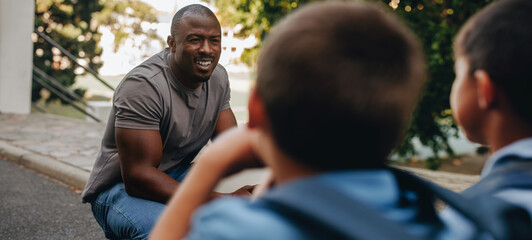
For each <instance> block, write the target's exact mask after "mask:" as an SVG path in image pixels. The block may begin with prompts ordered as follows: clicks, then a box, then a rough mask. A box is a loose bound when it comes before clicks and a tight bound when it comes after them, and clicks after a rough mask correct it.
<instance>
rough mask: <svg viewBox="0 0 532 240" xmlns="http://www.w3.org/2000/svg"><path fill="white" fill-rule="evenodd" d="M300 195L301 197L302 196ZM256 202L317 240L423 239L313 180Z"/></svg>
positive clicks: (274, 192)
mask: <svg viewBox="0 0 532 240" xmlns="http://www.w3.org/2000/svg"><path fill="white" fill-rule="evenodd" d="M303 198H304V199H303ZM259 201H262V202H263V203H266V205H267V206H269V207H271V208H273V209H274V210H276V212H277V213H279V214H280V215H282V216H283V217H285V218H287V219H289V220H291V221H292V222H293V223H295V224H296V225H297V226H299V227H300V228H301V229H305V230H306V231H309V232H311V233H314V234H313V236H317V239H412V240H417V239H424V238H421V237H419V236H415V235H413V234H411V233H409V232H407V231H405V229H404V227H403V226H402V225H401V224H400V223H398V222H395V221H392V220H390V219H387V218H384V217H383V216H381V214H380V213H379V212H377V210H374V209H371V208H369V207H367V204H363V203H360V202H358V201H356V200H353V199H352V198H349V197H347V196H344V195H343V194H341V193H340V192H338V191H336V190H334V189H332V188H330V187H328V186H325V185H323V184H321V183H318V182H317V181H313V182H312V184H309V182H306V183H290V185H288V186H283V187H282V188H278V189H272V190H271V191H270V192H269V193H268V194H266V195H265V196H263V197H261V198H260V200H259ZM320 236H321V237H320Z"/></svg>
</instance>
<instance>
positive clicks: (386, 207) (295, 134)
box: [151, 2, 441, 239]
mask: <svg viewBox="0 0 532 240" xmlns="http://www.w3.org/2000/svg"><path fill="white" fill-rule="evenodd" d="M257 74H258V75H257V84H256V88H255V89H253V90H252V93H251V96H250V101H249V124H248V126H247V128H245V129H234V130H232V131H231V132H228V133H227V134H224V135H222V136H220V137H219V139H217V140H216V141H214V143H213V144H212V145H211V146H210V147H209V148H208V149H207V150H206V151H205V152H204V153H203V154H202V155H201V156H200V157H199V159H198V162H197V164H196V165H195V167H194V168H193V169H192V170H191V172H190V173H189V175H188V176H187V178H186V179H185V181H184V183H183V185H182V186H181V187H180V188H179V190H178V192H177V193H176V195H174V197H173V198H172V200H171V201H170V203H169V206H168V208H167V210H166V211H165V213H163V216H162V217H161V219H160V221H159V222H158V223H157V225H156V227H155V229H154V231H153V232H152V235H151V238H153V239H180V238H183V237H185V236H186V237H187V238H189V239H310V238H322V239H323V238H330V239H336V238H334V237H332V236H326V235H321V234H323V233H319V232H315V231H314V232H313V231H308V230H309V229H305V227H304V226H301V225H298V224H294V223H292V222H291V221H289V220H288V219H286V218H284V217H283V216H281V215H280V214H279V212H277V211H276V210H275V209H272V208H270V207H269V206H268V204H266V203H265V202H264V201H263V200H262V199H264V198H265V197H268V196H269V195H270V194H274V193H279V192H280V191H282V190H283V189H287V188H288V187H290V186H293V184H298V185H307V186H308V185H311V186H314V184H319V185H325V186H327V187H328V188H330V189H334V191H335V192H339V193H340V194H342V195H343V196H345V197H346V198H347V199H349V200H352V201H356V202H361V203H362V204H363V205H364V206H367V207H368V208H370V209H374V210H375V212H376V213H378V214H376V215H381V216H382V217H384V218H386V219H389V220H392V221H394V222H399V223H400V224H401V226H402V229H405V230H406V231H408V232H409V233H410V234H412V235H415V236H423V237H426V236H428V235H429V234H430V233H432V231H431V230H432V229H434V226H436V225H438V226H440V224H441V223H440V222H439V220H438V219H437V217H436V215H435V211H434V209H432V208H431V207H427V205H428V204H427V203H428V202H429V199H427V197H426V196H424V195H422V194H418V193H417V192H415V191H410V190H406V189H403V188H401V187H399V186H398V185H399V184H398V182H397V181H396V178H395V177H394V175H393V174H392V172H391V171H389V170H387V169H386V167H385V165H386V164H385V163H386V158H387V156H388V155H389V153H390V151H391V150H392V148H393V146H394V145H395V144H396V143H397V142H398V141H399V140H400V138H401V136H402V133H403V132H404V130H405V127H406V125H407V122H408V119H409V117H410V115H411V112H412V110H413V108H414V105H415V102H416V100H417V98H418V95H419V93H420V90H421V86H422V84H423V78H424V66H423V57H422V54H421V51H420V48H419V46H418V43H417V41H416V39H415V38H414V36H413V35H412V33H411V32H409V31H408V30H407V29H406V28H405V27H404V26H403V25H401V24H400V21H399V20H398V19H396V18H394V17H392V16H391V15H390V14H388V13H385V12H383V11H382V10H380V9H378V8H376V7H375V6H373V5H368V4H363V3H355V2H322V3H312V4H309V5H307V6H305V7H302V9H298V10H297V11H295V12H294V13H293V14H291V15H289V16H288V17H287V18H286V19H285V20H283V21H282V22H281V23H280V24H279V25H278V26H276V27H275V29H274V31H273V32H272V33H271V34H270V35H269V36H268V38H267V40H266V42H265V44H264V47H263V49H262V51H261V54H260V57H259V62H258V71H257ZM257 159H260V161H259V160H257ZM262 164H264V165H266V166H268V167H269V168H270V169H271V172H272V176H273V179H274V180H273V181H274V184H275V186H274V187H273V188H272V189H270V190H269V191H268V192H266V193H265V195H264V196H262V197H259V198H258V199H257V200H256V201H250V200H249V199H247V198H233V197H231V198H230V197H228V198H225V199H219V200H217V201H215V202H213V203H212V204H209V205H206V206H204V207H203V208H201V209H200V210H198V211H197V212H196V214H195V216H194V217H193V218H192V217H191V216H192V213H193V212H194V211H195V210H196V209H197V208H198V207H200V205H202V204H203V203H204V202H205V201H206V200H207V199H208V193H209V192H210V191H212V189H213V188H214V187H215V186H216V184H217V183H218V182H219V181H220V180H221V179H222V178H223V177H225V176H227V175H229V174H232V173H234V172H237V171H240V170H242V169H245V168H249V167H258V166H261V165H262ZM288 194H289V193H288ZM320 194H322V192H319V191H316V192H312V193H310V194H306V195H297V198H298V199H300V201H301V202H302V203H303V202H307V201H309V200H312V199H316V198H317V197H318V195H320ZM422 206H424V207H422ZM430 206H432V205H430ZM315 207H316V208H321V207H332V208H334V207H335V206H334V204H333V203H332V202H321V203H319V205H316V206H315ZM350 210H351V209H344V208H342V209H341V210H340V211H348V212H349V211H350ZM191 220H192V221H191ZM361 220H362V221H364V220H365V219H363V218H362V219H361ZM372 227H374V228H380V227H381V226H378V225H374V226H372ZM378 231H381V232H382V230H380V229H377V231H375V233H377V232H378ZM396 239H397V238H396Z"/></svg>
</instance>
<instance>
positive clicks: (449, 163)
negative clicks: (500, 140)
mask: <svg viewBox="0 0 532 240" xmlns="http://www.w3.org/2000/svg"><path fill="white" fill-rule="evenodd" d="M488 157H489V155H488V154H468V155H463V156H457V157H454V158H444V159H442V160H441V161H442V164H441V166H440V168H438V171H444V172H452V173H461V174H469V175H479V174H480V171H481V170H482V167H483V166H484V163H486V160H488ZM398 165H400V166H407V167H414V168H423V169H425V168H426V166H425V162H424V161H421V160H416V159H415V158H414V159H412V160H411V161H410V162H406V163H398Z"/></svg>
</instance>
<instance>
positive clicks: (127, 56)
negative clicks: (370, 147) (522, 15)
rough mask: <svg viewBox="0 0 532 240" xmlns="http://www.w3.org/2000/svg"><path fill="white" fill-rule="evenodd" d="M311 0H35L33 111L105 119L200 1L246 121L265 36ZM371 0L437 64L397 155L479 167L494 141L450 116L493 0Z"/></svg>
mask: <svg viewBox="0 0 532 240" xmlns="http://www.w3.org/2000/svg"><path fill="white" fill-rule="evenodd" d="M308 2H311V1H308V0H301V1H299V0H285V1H282V0H270V1H256V0H211V1H193V0H157V1H156V0H153V1H148V0H128V1H125V0H124V1H118V0H84V1H80V0H36V2H35V19H34V27H35V29H34V32H33V33H32V41H33V77H32V78H33V84H32V90H31V91H32V93H31V100H32V108H31V111H32V112H48V113H53V114H58V115H62V116H67V117H72V118H79V119H87V120H88V121H99V122H101V123H105V121H106V120H107V115H108V112H109V110H110V106H111V98H112V95H113V90H114V88H115V87H116V86H117V85H118V83H119V82H120V81H121V80H122V78H123V77H124V75H125V74H126V73H127V72H128V71H129V70H131V69H132V68H133V67H135V66H136V65H138V64H140V63H141V62H142V61H144V60H146V59H147V58H148V57H150V56H152V55H153V54H155V53H157V52H159V51H161V50H162V49H163V48H165V47H166V37H167V36H168V35H169V32H170V22H171V19H172V17H173V14H174V13H175V12H176V11H177V10H179V9H180V8H181V7H184V6H186V5H189V4H192V3H199V4H203V5H205V6H208V7H209V8H210V9H212V10H213V12H215V13H216V15H217V16H218V18H219V20H220V23H221V24H222V32H223V39H222V49H223V50H222V55H221V57H220V61H219V63H220V64H222V65H224V66H225V68H226V69H227V70H228V73H229V78H230V81H231V88H232V97H231V104H232V108H233V111H234V112H235V115H236V116H237V119H238V122H239V124H244V123H246V122H247V108H246V104H247V99H248V94H249V88H250V86H251V84H252V81H253V79H254V67H255V62H256V61H255V60H256V57H257V54H258V52H259V50H260V48H261V44H262V41H263V40H264V39H265V38H266V37H267V35H268V32H269V31H270V30H271V29H272V28H273V27H274V25H275V23H276V22H277V21H278V20H279V19H280V18H282V17H283V16H284V15H286V14H287V13H289V12H291V11H293V10H294V9H297V8H298V7H300V6H302V5H304V4H306V3H308ZM372 2H377V3H378V4H382V5H383V6H384V7H385V8H386V9H387V10H388V11H390V12H393V13H394V14H396V15H398V16H399V18H400V19H401V21H403V22H404V23H405V24H406V25H408V26H409V27H410V28H411V29H412V30H413V32H414V33H415V34H416V35H417V36H418V37H419V39H420V41H421V43H422V45H423V50H424V52H425V55H426V67H427V69H428V73H429V74H428V77H427V84H426V87H425V91H424V93H423V95H422V97H421V99H420V102H419V105H418V107H417V108H416V110H415V112H414V115H413V119H412V121H411V124H410V127H409V129H408V131H407V133H406V136H405V139H404V141H403V142H402V143H401V144H400V145H399V146H398V147H397V149H396V150H395V152H394V153H393V155H392V156H391V159H393V160H394V161H395V162H396V163H398V164H404V165H409V166H416V167H426V168H430V169H443V170H449V171H455V172H462V173H470V174H478V171H480V167H481V165H482V164H483V162H484V161H485V160H486V156H487V155H486V153H487V152H488V151H489V149H488V148H487V147H484V146H478V145H476V144H473V143H470V142H469V141H467V139H465V138H464V136H463V134H462V133H461V132H460V130H459V129H458V128H457V127H456V125H455V122H454V120H453V118H452V115H451V110H450V107H449V92H450V88H451V85H452V82H453V80H454V72H453V65H454V59H453V51H452V42H453V39H454V36H455V35H456V33H457V31H458V29H459V28H460V27H461V25H462V24H463V23H464V22H465V21H466V20H467V19H468V18H469V17H470V16H471V15H472V14H474V13H475V12H476V11H477V10H478V9H480V8H482V7H483V6H485V5H487V4H488V3H489V2H491V1H488V0H482V1H480V0H476V1H458V0H429V1H413V0H411V1H405V0H392V1H390V0H374V1H372ZM57 85H61V87H59V86H57ZM405 94H408V93H405ZM331 124H334V119H331Z"/></svg>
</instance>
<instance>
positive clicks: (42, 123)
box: [0, 113, 479, 191]
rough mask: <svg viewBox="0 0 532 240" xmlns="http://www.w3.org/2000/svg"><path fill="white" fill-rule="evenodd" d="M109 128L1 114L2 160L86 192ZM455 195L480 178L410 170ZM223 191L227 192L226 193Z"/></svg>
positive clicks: (256, 178) (242, 180)
mask: <svg viewBox="0 0 532 240" xmlns="http://www.w3.org/2000/svg"><path fill="white" fill-rule="evenodd" d="M104 129H105V126H104V125H103V124H100V123H93V122H86V121H82V120H78V119H71V118H65V117H60V116H56V115H50V114H40V113H35V114H28V115H19V114H0V157H2V158H5V159H7V160H10V161H14V162H16V163H18V164H20V165H23V166H25V167H27V168H30V169H34V170H36V171H39V172H41V173H43V174H45V175H49V176H51V177H53V178H55V179H58V180H60V181H63V182H65V183H67V184H69V185H71V186H74V187H76V188H79V189H83V187H84V186H85V183H86V181H87V179H88V177H89V173H90V171H91V169H92V166H93V164H94V161H95V159H96V155H97V154H98V150H99V147H100V141H101V138H102V135H103V132H104ZM407 170H410V171H413V172H415V173H416V174H418V175H420V176H422V177H425V178H427V179H430V180H432V181H434V182H436V183H438V184H440V185H442V186H445V187H447V188H450V189H452V190H454V191H461V190H463V189H465V188H467V187H468V186H470V185H471V184H473V183H475V182H476V181H478V179H479V178H478V176H472V175H464V174H455V173H446V172H437V171H436V172H435V171H429V170H424V169H415V168H407ZM264 173H265V171H264V170H262V171H260V170H259V171H248V172H245V173H243V174H241V175H240V176H237V177H235V178H231V179H229V180H228V181H226V182H225V183H223V184H222V185H223V186H222V188H226V189H228V190H227V191H229V190H230V189H231V188H236V187H237V186H238V185H242V184H253V183H257V182H260V179H261V178H262V177H263V175H264ZM222 191H223V190H222Z"/></svg>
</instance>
